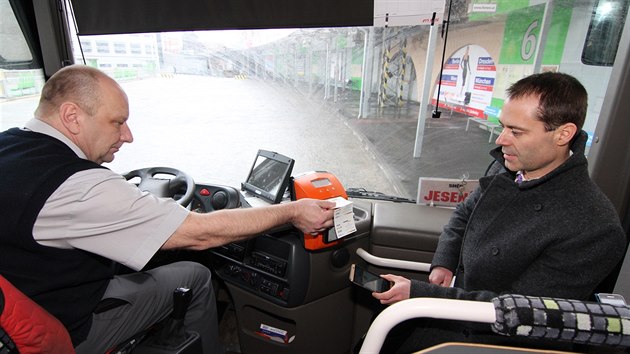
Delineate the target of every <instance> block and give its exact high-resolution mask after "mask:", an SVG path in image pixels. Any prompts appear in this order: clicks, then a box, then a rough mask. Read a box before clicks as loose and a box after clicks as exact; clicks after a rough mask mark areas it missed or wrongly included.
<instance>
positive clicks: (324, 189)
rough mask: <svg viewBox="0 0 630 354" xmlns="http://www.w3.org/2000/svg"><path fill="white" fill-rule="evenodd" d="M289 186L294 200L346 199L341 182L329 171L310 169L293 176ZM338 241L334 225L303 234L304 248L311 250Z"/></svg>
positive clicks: (329, 245) (326, 246) (325, 246)
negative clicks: (320, 230) (313, 233)
mask: <svg viewBox="0 0 630 354" xmlns="http://www.w3.org/2000/svg"><path fill="white" fill-rule="evenodd" d="M291 187H292V193H291V196H292V198H293V199H294V200H298V199H302V198H313V199H330V198H335V197H343V198H344V199H348V195H347V194H346V190H345V189H344V188H343V186H342V185H341V182H339V180H338V179H337V177H335V175H333V174H332V173H329V172H324V171H312V172H305V173H302V174H300V175H297V176H294V177H293V183H292V184H291ZM338 242H339V241H338V240H337V233H336V232H335V228H334V227H333V228H330V229H329V230H328V231H324V232H321V233H319V234H317V235H311V234H304V248H306V249H307V250H311V251H315V250H320V249H324V248H328V247H331V246H334V245H335V244H337V243H338Z"/></svg>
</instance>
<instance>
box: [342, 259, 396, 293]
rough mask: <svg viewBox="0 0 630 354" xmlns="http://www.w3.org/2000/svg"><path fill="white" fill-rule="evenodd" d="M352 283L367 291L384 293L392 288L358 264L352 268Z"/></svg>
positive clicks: (388, 283) (385, 281) (389, 284)
mask: <svg viewBox="0 0 630 354" xmlns="http://www.w3.org/2000/svg"><path fill="white" fill-rule="evenodd" d="M350 281H351V282H353V283H354V284H356V285H359V286H361V287H363V288H365V289H368V290H371V291H376V292H377V293H382V292H384V291H387V290H389V288H391V283H390V282H388V281H387V280H385V279H383V278H381V277H379V276H378V275H376V274H374V273H370V272H368V271H367V270H365V269H363V268H361V267H360V266H358V265H356V264H352V266H351V267H350Z"/></svg>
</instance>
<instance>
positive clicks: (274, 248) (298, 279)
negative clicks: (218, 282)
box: [211, 229, 309, 307]
mask: <svg viewBox="0 0 630 354" xmlns="http://www.w3.org/2000/svg"><path fill="white" fill-rule="evenodd" d="M301 236H302V234H301V233H300V232H299V231H297V230H293V229H290V230H283V231H278V232H276V233H274V234H263V235H261V236H258V237H256V238H254V239H251V240H247V241H242V242H235V243H230V244H227V245H224V246H221V247H217V248H214V249H212V250H211V252H212V255H213V257H212V263H213V268H214V269H215V271H216V272H217V274H218V275H219V277H221V279H223V280H224V281H226V282H229V283H232V284H235V285H237V286H239V287H241V288H245V289H247V290H248V291H250V292H253V293H255V294H257V295H258V296H261V297H263V298H266V299H267V300H269V301H272V302H274V303H276V304H278V305H281V306H284V307H293V306H297V305H299V304H301V303H302V302H303V300H304V297H305V295H306V290H307V285H308V274H309V269H308V268H309V262H308V259H309V255H308V253H307V252H306V250H305V249H304V247H303V245H302V242H303V241H302V239H301ZM289 265H291V266H290V267H289Z"/></svg>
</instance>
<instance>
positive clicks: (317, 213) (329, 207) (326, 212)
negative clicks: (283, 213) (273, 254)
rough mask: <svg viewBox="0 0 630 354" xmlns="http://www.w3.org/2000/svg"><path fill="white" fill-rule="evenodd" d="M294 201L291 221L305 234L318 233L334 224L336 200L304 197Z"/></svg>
mask: <svg viewBox="0 0 630 354" xmlns="http://www.w3.org/2000/svg"><path fill="white" fill-rule="evenodd" d="M292 203H293V210H294V212H293V217H292V218H291V223H292V224H293V226H295V227H297V228H298V229H300V230H301V231H302V232H304V233H305V234H317V233H320V232H323V231H325V230H326V229H328V228H331V227H332V226H333V216H334V207H335V203H334V202H331V201H327V200H318V199H309V198H304V199H299V200H297V201H295V202H292Z"/></svg>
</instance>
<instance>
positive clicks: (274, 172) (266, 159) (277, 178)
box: [241, 150, 294, 204]
mask: <svg viewBox="0 0 630 354" xmlns="http://www.w3.org/2000/svg"><path fill="white" fill-rule="evenodd" d="M293 163H294V160H293V159H291V158H289V157H286V156H284V155H281V154H278V153H276V152H272V151H267V150H258V154H256V158H255V159H254V164H253V165H252V168H251V170H250V172H249V175H248V176H247V180H246V181H245V182H244V183H242V184H241V188H242V189H243V190H246V191H249V192H250V193H253V194H255V195H257V196H258V197H260V198H263V199H266V200H268V201H269V202H271V203H274V204H275V203H279V202H280V201H281V200H282V195H283V194H284V191H285V190H286V188H287V186H288V183H289V178H290V177H291V171H292V170H293Z"/></svg>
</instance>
